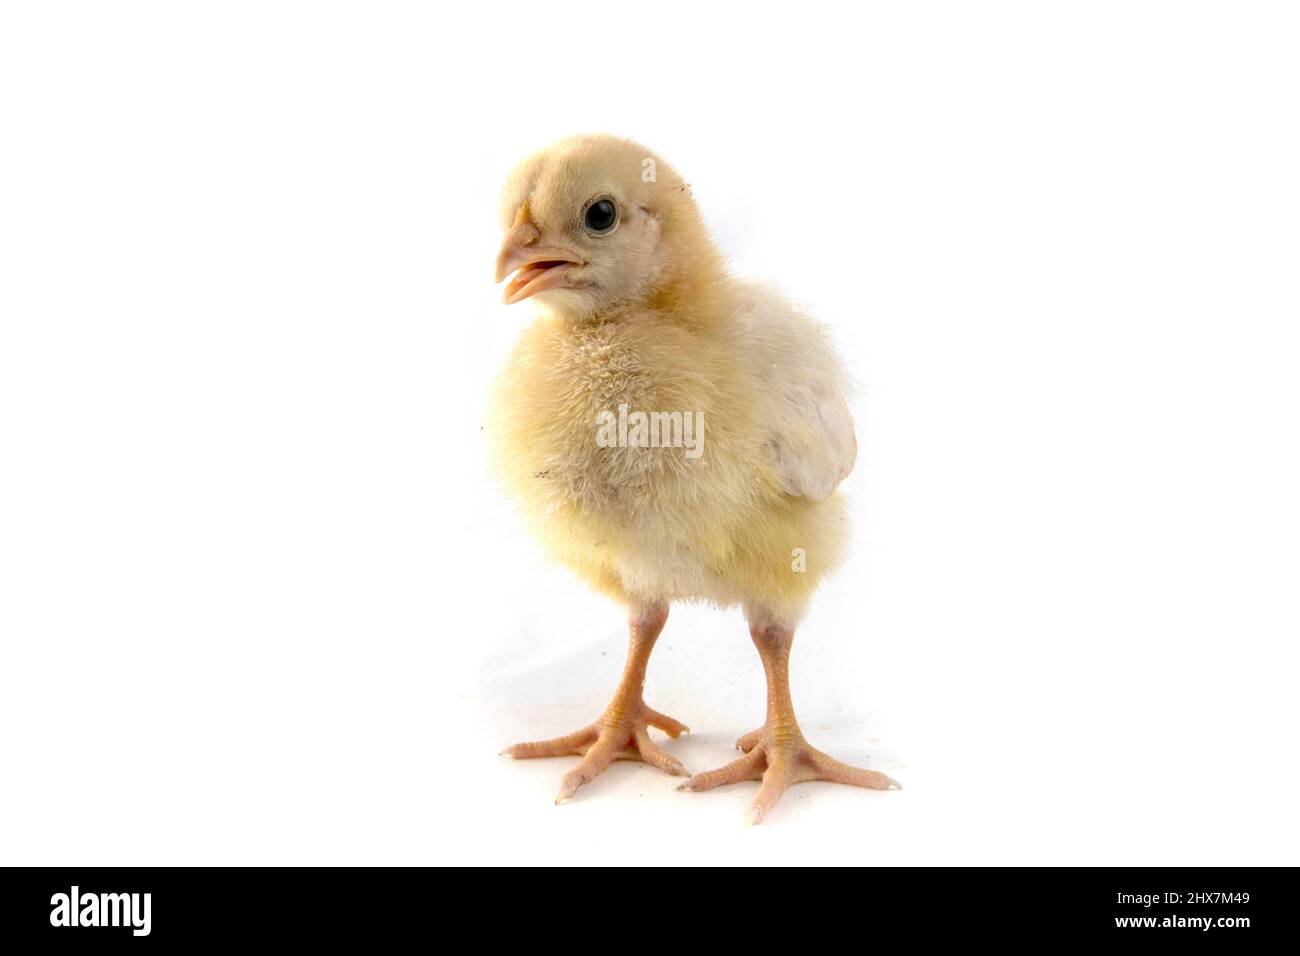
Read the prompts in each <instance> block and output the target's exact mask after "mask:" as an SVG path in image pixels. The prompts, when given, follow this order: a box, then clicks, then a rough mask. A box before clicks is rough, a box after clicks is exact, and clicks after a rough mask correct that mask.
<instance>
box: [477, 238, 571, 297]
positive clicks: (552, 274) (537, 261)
mask: <svg viewBox="0 0 1300 956" xmlns="http://www.w3.org/2000/svg"><path fill="white" fill-rule="evenodd" d="M580 265H582V260H581V259H579V258H578V257H577V256H575V255H573V253H571V252H567V251H566V250H564V249H558V248H546V247H543V246H535V245H528V246H523V245H520V244H518V243H516V242H513V241H511V240H510V239H507V240H506V244H505V245H504V246H502V247H501V254H500V255H499V256H497V275H496V281H497V282H500V281H501V280H502V279H504V278H505V277H506V276H508V275H510V274H511V273H514V278H512V279H511V280H510V281H509V282H508V283H506V291H505V296H504V297H503V300H504V301H505V303H506V305H514V303H516V302H522V301H523V300H524V299H527V298H528V297H529V296H534V295H537V293H539V292H545V291H546V290H547V289H554V288H555V287H556V286H558V285H560V284H561V283H562V282H563V281H564V278H565V276H566V275H567V273H568V272H569V270H570V269H572V268H573V267H574V266H580Z"/></svg>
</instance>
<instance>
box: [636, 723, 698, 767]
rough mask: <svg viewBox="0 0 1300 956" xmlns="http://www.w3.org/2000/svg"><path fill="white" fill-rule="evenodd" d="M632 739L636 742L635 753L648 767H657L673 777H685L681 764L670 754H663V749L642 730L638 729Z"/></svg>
mask: <svg viewBox="0 0 1300 956" xmlns="http://www.w3.org/2000/svg"><path fill="white" fill-rule="evenodd" d="M633 739H634V740H635V742H636V749H637V753H638V754H639V755H640V757H641V759H642V760H644V761H645V762H646V763H648V764H649V765H650V766H652V767H658V768H659V769H660V770H662V771H663V772H664V773H670V774H672V775H673V776H674V777H685V776H686V775H687V773H686V768H685V767H683V766H682V762H681V761H680V760H678V759H677V758H676V757H674V756H673V755H672V754H670V753H667V752H665V751H664V750H663V748H661V747H660V746H659V745H658V744H656V743H655V742H654V741H653V740H651V739H650V735H649V734H648V733H646V732H645V731H644V730H640V729H638V730H637V732H636V734H635V735H634V737H633Z"/></svg>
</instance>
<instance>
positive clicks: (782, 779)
mask: <svg viewBox="0 0 1300 956" xmlns="http://www.w3.org/2000/svg"><path fill="white" fill-rule="evenodd" d="M736 747H737V749H739V750H743V751H745V756H743V757H741V758H740V759H739V760H733V761H732V762H731V763H729V764H727V765H726V766H725V767H720V768H718V769H717V770H710V771H708V772H706V773H701V774H697V775H695V776H694V777H691V778H690V779H689V780H687V781H686V782H685V783H683V784H682V785H681V786H680V787H678V788H677V789H678V790H692V791H699V790H712V789H713V788H714V787H723V786H726V785H727V784H730V783H740V782H742V781H745V780H761V781H762V786H760V787H759V788H758V796H757V797H756V798H755V799H754V802H753V804H751V805H750V808H749V812H748V813H747V814H746V816H745V819H746V821H747V822H748V823H751V824H752V823H758V822H759V821H760V820H762V819H763V817H765V816H766V815H767V813H768V811H770V810H771V809H772V807H773V806H775V804H776V802H777V800H779V799H780V797H781V794H783V793H784V792H785V790H786V788H787V787H789V786H790V785H792V784H796V783H805V782H807V781H810V780H826V781H829V782H831V783H847V784H849V785H850V786H854V787H866V788H868V789H870V790H890V789H894V790H901V789H902V785H901V784H899V783H898V782H897V781H895V780H891V779H890V778H889V777H886V776H885V775H884V774H883V773H880V772H878V771H876V770H864V769H862V768H861V767H853V766H850V765H849V764H846V763H841V762H840V761H838V760H836V759H835V758H834V757H831V756H829V755H828V754H824V753H822V752H821V751H820V750H818V749H817V748H816V747H814V746H813V745H812V744H810V743H808V741H807V740H805V739H804V736H803V734H802V733H800V732H799V730H798V729H797V728H796V729H794V730H790V729H782V730H779V731H778V730H773V729H771V728H769V727H762V728H760V729H758V730H755V731H752V732H750V733H748V734H745V736H743V737H741V738H740V739H739V740H737V741H736Z"/></svg>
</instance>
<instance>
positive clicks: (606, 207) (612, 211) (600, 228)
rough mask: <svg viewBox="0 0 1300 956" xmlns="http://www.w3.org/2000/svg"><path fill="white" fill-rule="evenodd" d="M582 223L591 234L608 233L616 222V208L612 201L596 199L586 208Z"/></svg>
mask: <svg viewBox="0 0 1300 956" xmlns="http://www.w3.org/2000/svg"><path fill="white" fill-rule="evenodd" d="M583 221H584V222H586V224H587V228H588V229H590V230H591V231H592V232H609V231H610V230H611V229H613V228H614V224H615V223H617V222H618V207H617V206H615V205H614V201H613V200H612V199H597V200H596V201H595V202H594V203H592V204H591V205H590V206H588V207H587V214H586V216H585V217H584V219H583Z"/></svg>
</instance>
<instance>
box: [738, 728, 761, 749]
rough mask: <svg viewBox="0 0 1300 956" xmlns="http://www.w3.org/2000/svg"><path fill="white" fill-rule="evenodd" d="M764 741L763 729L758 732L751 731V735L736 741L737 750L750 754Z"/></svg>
mask: <svg viewBox="0 0 1300 956" xmlns="http://www.w3.org/2000/svg"><path fill="white" fill-rule="evenodd" d="M762 739H763V728H762V727H760V728H759V729H758V730H751V731H750V732H749V733H747V734H745V735H744V736H742V737H741V738H740V739H739V740H737V741H736V749H737V750H743V751H744V752H745V753H749V752H750V751H751V750H753V749H754V748H755V747H757V746H758V745H759V743H760V742H761V741H762Z"/></svg>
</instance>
